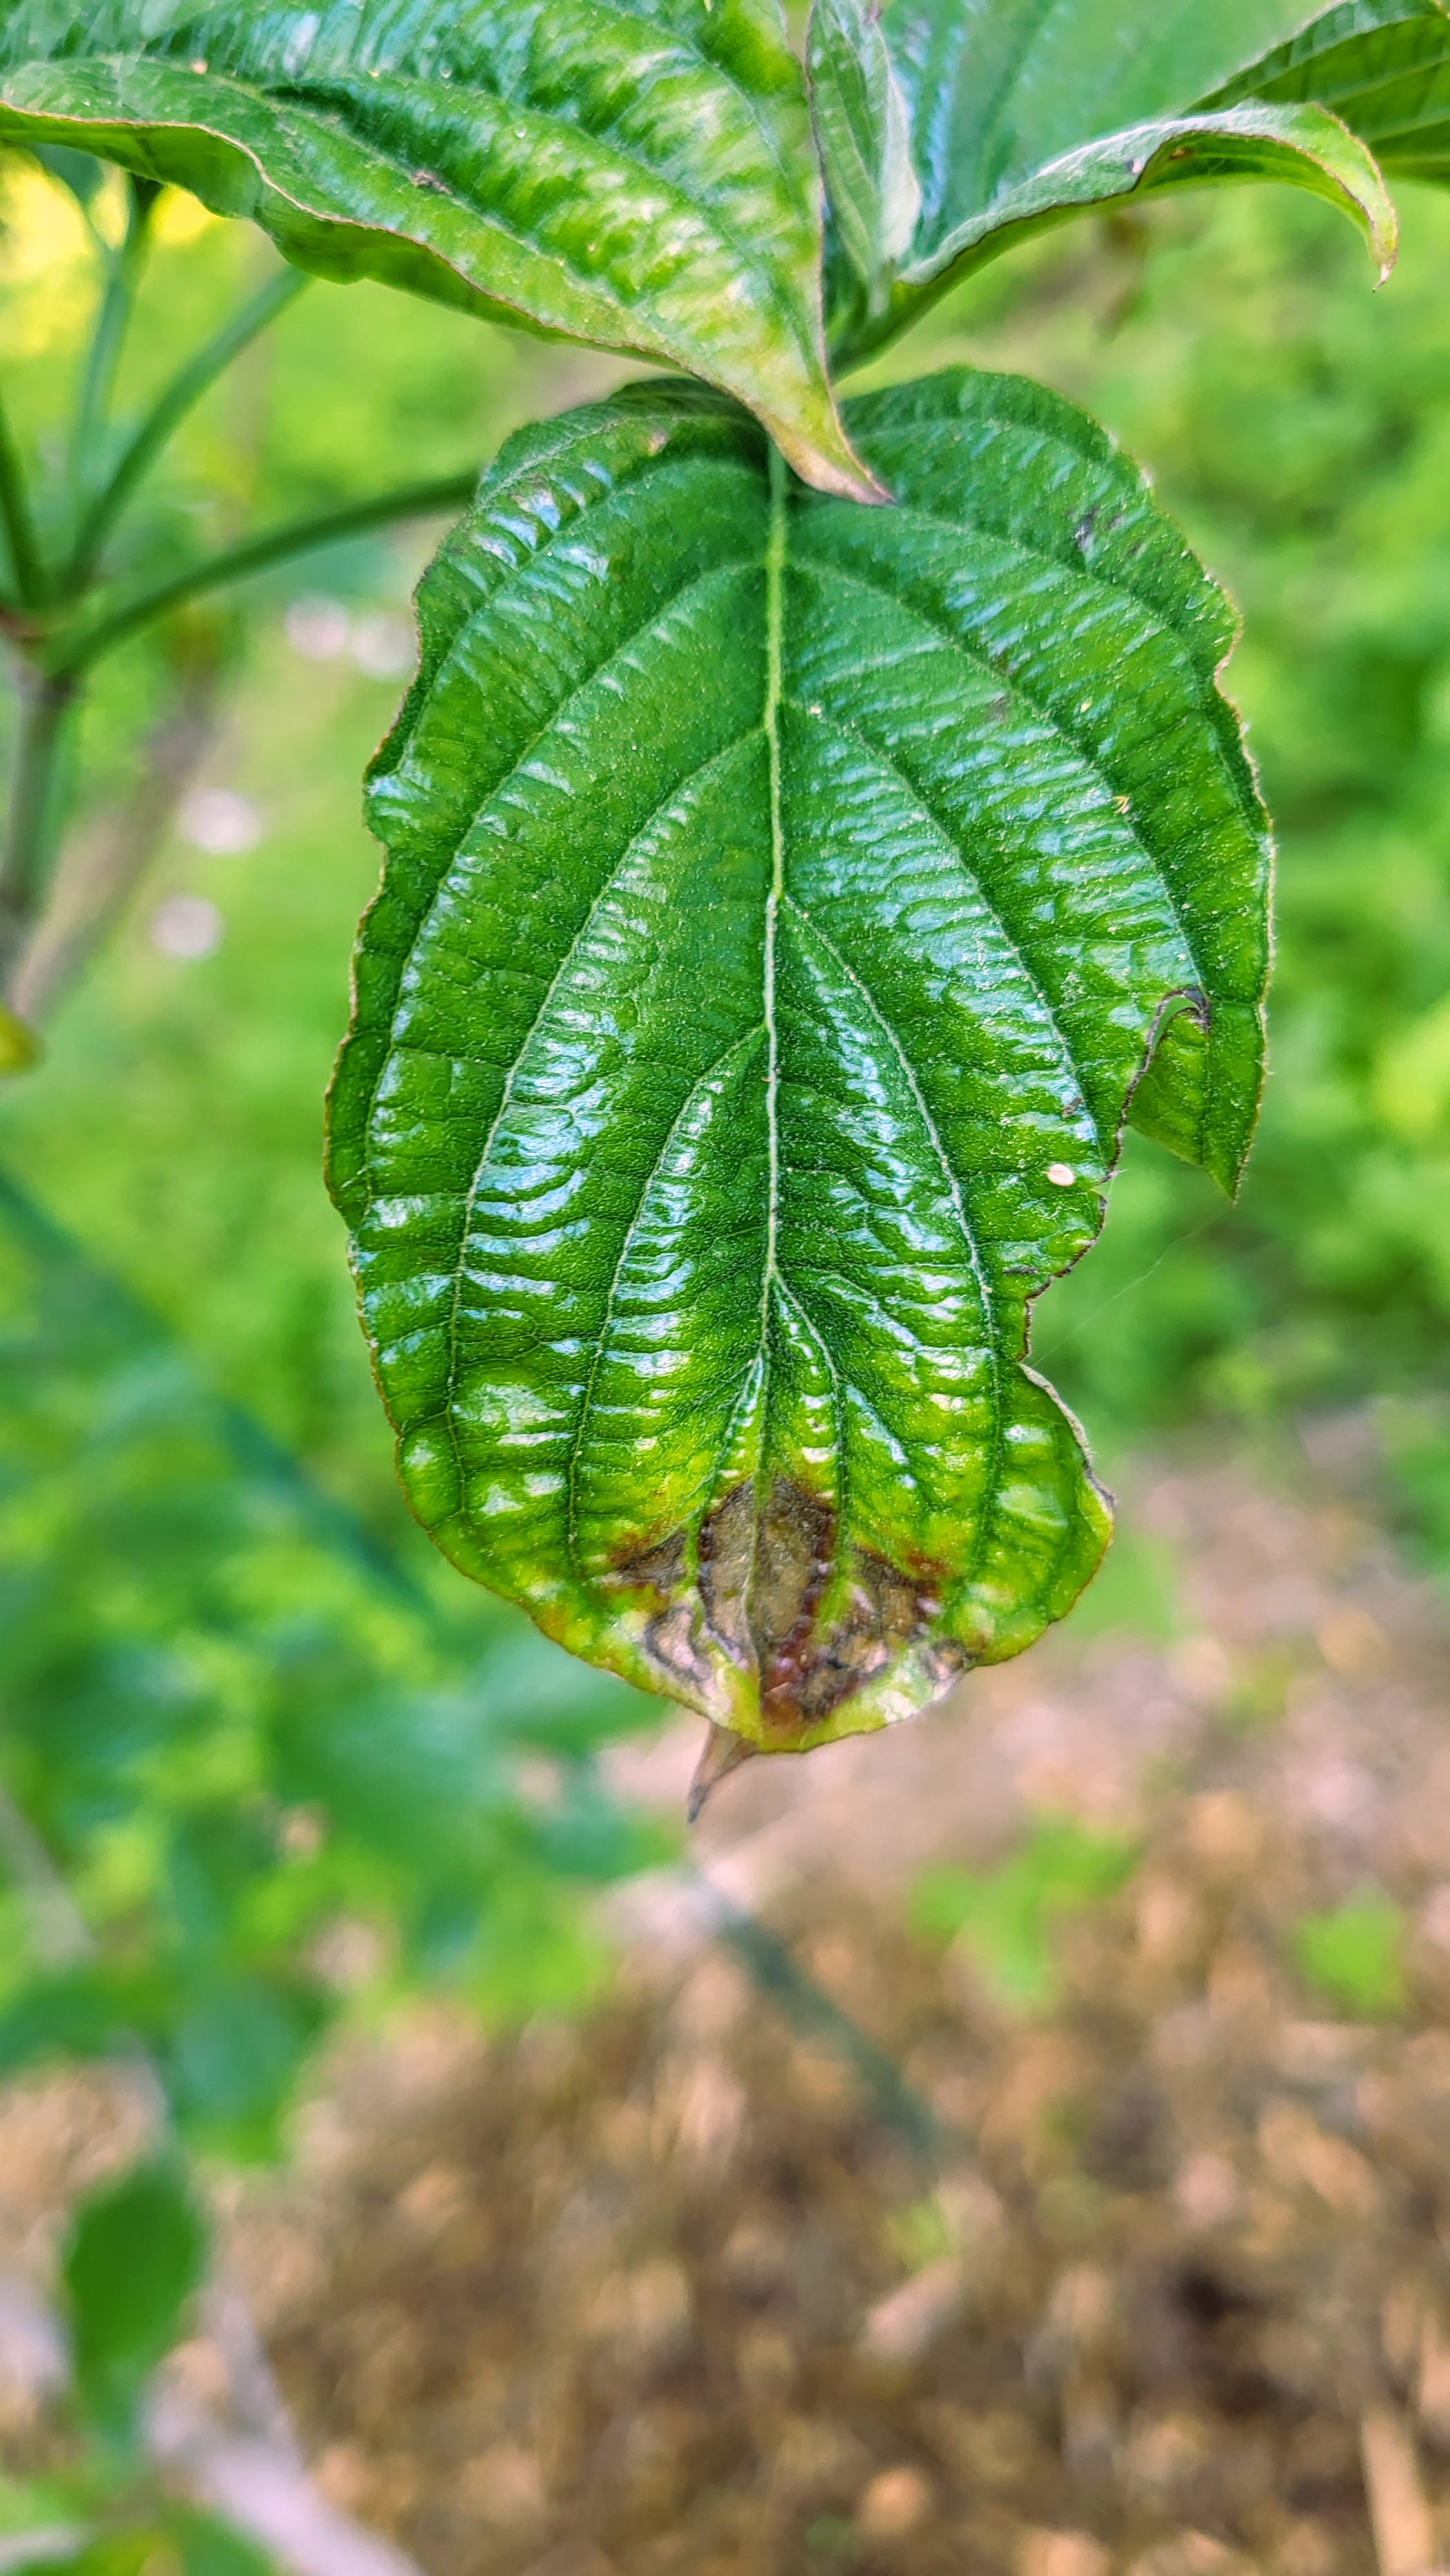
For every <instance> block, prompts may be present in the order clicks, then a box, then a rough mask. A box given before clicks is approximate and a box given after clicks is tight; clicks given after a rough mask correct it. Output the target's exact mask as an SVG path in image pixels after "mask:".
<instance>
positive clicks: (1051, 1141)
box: [332, 373, 1267, 1750]
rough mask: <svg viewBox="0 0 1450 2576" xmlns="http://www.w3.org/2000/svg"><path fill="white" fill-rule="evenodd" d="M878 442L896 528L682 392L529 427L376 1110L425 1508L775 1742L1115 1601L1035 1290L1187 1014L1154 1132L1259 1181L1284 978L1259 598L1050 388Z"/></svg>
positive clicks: (385, 1299) (445, 608) (414, 791)
mask: <svg viewBox="0 0 1450 2576" xmlns="http://www.w3.org/2000/svg"><path fill="white" fill-rule="evenodd" d="M850 422H851V427H852V433H853V436H854V437H855V438H856V439H857V440H858V441H859V444H860V448H861V452H862V453H863V454H864V455H865V456H866V457H868V459H869V460H870V462H871V463H872V465H873V467H874V468H875V470H876V472H877V473H878V474H879V475H880V476H881V478H882V479H883V481H885V482H886V483H887V484H888V485H889V486H890V487H891V489H892V490H893V491H894V492H895V494H896V496H897V502H896V506H895V507H894V508H892V509H885V510H862V509H859V508H856V507H854V506H853V505H851V504H849V503H844V502H837V501H832V500H830V499H827V498H824V497H822V496H820V495H817V494H813V493H810V492H808V491H806V490H805V489H803V488H802V487H801V486H800V485H799V484H798V483H795V482H794V481H792V480H791V479H790V478H789V476H788V474H787V472H786V469H785V468H784V467H783V466H782V465H781V464H780V462H779V460H778V459H775V460H771V459H770V458H769V457H768V455H767V451H766V447H765V443H764V442H763V441H762V439H761V438H760V435H759V432H758V431H757V430H756V429H755V428H754V426H753V425H752V424H751V423H750V422H749V421H748V420H747V419H745V417H744V416H743V415H742V414H740V413H739V412H737V411H735V410H734V409H733V407H729V406H725V405H722V404H720V403H718V402H716V401H714V400H712V398H711V397H709V396H708V395H705V394H704V393H696V392H691V391H689V390H681V391H679V392H671V391H670V390H669V389H666V388H661V387H640V388H636V389H635V390H634V391H633V392H632V393H629V394H625V395H622V396H620V397H618V398H617V399H616V400H615V401H613V402H611V403H608V404H604V405H600V406H595V407H591V408H590V409H588V410H586V411H582V412H579V413H576V414H574V415H572V416H569V417H566V418H564V419H562V420H558V421H555V422H553V423H550V424H548V425H547V426H545V427H543V428H539V429H535V430H531V431H528V432H526V433H524V434H523V435H522V436H521V437H519V438H516V439H514V440H513V441H511V442H510V444H509V446H508V447H507V448H506V449H505V450H504V452H503V455H502V456H501V458H500V460H499V463H498V465H497V466H496V468H495V469H494V471H493V473H492V474H491V475H490V476H489V477H488V479H487V481H486V482H485V484H484V486H483V487H482V489H481V492H480V496H479V500H478V503H477V505H476V507H475V509H474V511H473V512H472V514H471V515H470V517H469V518H468V519H467V520H466V521H465V522H464V524H463V526H462V527H461V528H460V529H459V530H458V531H457V532H455V534H454V536H453V537H452V538H450V540H449V541H448V543H447V544H446V545H445V547H444V548H443V551H442V553H441V555H440V556H439V558H438V560H437V562H436V563H435V565H434V567H433V569H432V571H431V572H430V574H429V575H428V577H427V579H426V581H425V584H424V587H423V591H422V593H421V608H420V620H421V629H422V659H421V664H420V671H419V676H418V679H417V681H416V683H415V686H414V688H413V690H412V692H411V693H410V696H409V698H408V700H407V702H406V704H405V707H404V710H403V713H402V716H401V718H400V720H399V724H398V727H397V729H396V731H395V733H394V735H393V737H392V739H391V741H390V742H389V743H388V744H387V745H386V746H385V748H384V751H383V752H382V754H381V755H380V757H379V760H378V763H377V765H376V770H375V774H374V778H373V783H372V790H371V802H372V820H373V823H374V827H375V829H376V830H377V832H378V833H379V836H380V837H381V839H382V840H383V841H384V843H385V844H386V847H387V865H386V869H385V875H384V882H383V887H382V891H381V893H380V895H379V897H378V899H377V901H376V902H375V904H374V906H373V908H372V910H371V912H370V913H369V915H368V917H367V919H366V922H365V924H364V929H363V933H362V938H361V943H360V947H359V952H358V957H357V965H356V995H357V999H356V1013H355V1020H354V1027H353V1031H352V1035H351V1037H350V1040H349V1043H348V1045H347V1047H346V1049H345V1051H344V1055H343V1058H342V1061H341V1063H340V1067H339V1072H338V1077H337V1081H336V1084H335V1087H334V1096H333V1104H332V1183H333V1188H334V1192H335V1195H336V1197H337V1199H338V1202H339V1204H340V1206H341V1207H342V1209H343V1211H344V1213H345V1214H346V1216H347V1218H348V1221H349V1224H350V1226H351V1229H352V1233H353V1238H354V1252H355V1260H356V1266H357V1274H358V1279H359V1283H360V1289H361V1295H362V1303H363V1311H364V1316H365V1321H366V1326H367V1330H368V1333H369V1335H370V1338H371V1341H372V1344H373V1348H374V1352H375V1358H376V1365H377V1370H378V1375H379V1379H380V1383H381V1386H382V1389H383V1393H384V1396H385V1399H386V1402H387V1404H388V1406H389V1409H390V1411H391V1414H392V1416H393V1420H394V1422H395V1424H396V1426H397V1429H398V1432H399V1458H400V1464H401V1471H402V1475H403V1478H404V1482H405V1484H406V1487H407V1490H408V1492H409V1495H410V1497H411V1499H412V1502H413V1506H414V1509H415V1510H416V1511H417V1513H418V1515H419V1517H420V1519H421V1520H422V1521H423V1523H424V1524H425V1526H426V1527H427V1528H428V1529H430V1530H431V1531H432V1533H433V1535H434V1537H435V1538H436V1539H437V1540H438V1542H439V1544H440V1545H441V1546H442V1547H443V1548H444V1549H445V1550H446V1551H447V1553H448V1554H449V1555H450V1556H451V1557H452V1558H453V1559H454V1561H455V1562H456V1563H457V1564H459V1565H460V1566H461V1567H463V1568H464V1569H465V1570H466V1571H467V1572H469V1573H470V1574H473V1575H475V1576H477V1577H478V1578H479V1579H480V1580H482V1581H484V1582H485V1583H488V1584H491V1585H493V1586H495V1587H496V1588H497V1589H498V1590H500V1591H503V1592H506V1593H508V1594H510V1595H511V1596H512V1597H513V1598H515V1599H517V1600H520V1601H522V1602H523V1603H525V1605H526V1606H527V1607H528V1608H529V1609H530V1610H531V1611H532V1613H533V1614H534V1616H535V1617H536V1618H537V1619H538V1620H539V1621H540V1623H541V1625H543V1626H544V1627H545V1628H546V1629H547V1630H548V1631H549V1632H550V1633H551V1634H552V1635H554V1636H557V1637H559V1638H560V1639H562V1640H563V1642H564V1643H565V1644H567V1645H569V1646H571V1647H573V1648H574V1649H575V1650H576V1651H578V1652H580V1653H582V1654H584V1655H587V1656H589V1657H591V1658H593V1659H594V1660H596V1661H598V1662H601V1663H605V1664H609V1665H612V1666H614V1667H615V1668H616V1669H618V1670H619V1671H621V1672H623V1673H625V1674H626V1675H627V1676H628V1677H629V1678H630V1679H632V1680H634V1681H637V1682H640V1683H642V1684H643V1685H644V1686H645V1687H646V1688H650V1689H654V1690H662V1691H665V1692H668V1693H672V1694H673V1695H674V1696H676V1697H678V1698H680V1699H682V1700H684V1701H686V1702H688V1703H689V1704H691V1705H693V1706H695V1707H697V1708H700V1709H702V1710H704V1711H705V1712H706V1713H707V1714H708V1715H710V1716H711V1717H712V1718H713V1719H715V1720H717V1721H718V1722H720V1723H722V1724H724V1725H726V1726H729V1727H732V1728H734V1729H735V1730H736V1731H737V1732H738V1733H740V1734H742V1735H744V1736H746V1737H749V1738H751V1739H753V1740H755V1741H756V1742H758V1743H761V1744H763V1745H764V1746H766V1747H768V1748H770V1749H781V1750H784V1749H795V1748H799V1747H802V1746H804V1745H807V1744H810V1743H814V1742H819V1741H822V1740H823V1739H825V1738H828V1737H830V1736H833V1735H838V1734H844V1733H848V1732H852V1731H856V1730H859V1729H861V1728H865V1727H871V1726H875V1725H879V1724H882V1723H884V1722H885V1721H887V1720H889V1719H891V1718H895V1717H898V1716H902V1715H905V1714H906V1713H908V1712H909V1711H910V1710H911V1709H913V1708H915V1707H917V1706H919V1705H921V1704H922V1703H923V1702H925V1701H926V1700H929V1699H930V1698H932V1697H933V1696H935V1695H936V1694H937V1693H938V1692H939V1691H940V1690H941V1689H942V1688H944V1687H945V1686H946V1684H947V1683H948V1682H950V1680H951V1679H952V1678H953V1676H954V1675H955V1674H957V1673H958V1672H960V1671H961V1670H963V1669H964V1668H965V1667H966V1666H968V1665H970V1664H972V1663H976V1662H982V1661H991V1660H995V1659H1000V1658H1002V1657H1004V1656H1007V1655H1011V1654H1014V1653H1016V1652H1017V1651H1018V1650H1019V1649H1020V1648H1021V1647H1023V1646H1024V1645H1026V1644H1028V1643H1029V1642H1030V1640H1031V1639H1032V1638H1033V1637H1034V1636H1035V1635H1036V1634H1037V1633H1038V1632H1039V1631H1040V1629H1041V1628H1042V1627H1043V1626H1044V1625H1045V1624H1046V1622H1048V1621H1049V1620H1051V1619H1053V1618H1056V1617H1058V1616H1060V1615H1061V1614H1062V1613H1063V1612H1064V1611H1065V1610H1066V1609H1067V1608H1068V1607H1069V1606H1070V1604H1071V1602H1072V1601H1073V1599H1074V1598H1075V1597H1076V1595H1077V1593H1078V1591H1079V1590H1080V1589H1081V1587H1082V1585H1083V1583H1084V1582H1085V1581H1086V1580H1087V1578H1088V1576H1089V1575H1090V1574H1091V1573H1092V1571H1093V1569H1094V1567H1095V1565H1096V1564H1097V1561H1098V1558H1099V1555H1100V1553H1101V1550H1102V1547H1103V1545H1104V1543H1105V1539H1106V1535H1107V1527H1108V1522H1107V1513H1106V1509H1105V1505H1104V1502H1103V1500H1102V1498H1101V1496H1100V1494H1099V1492H1098V1491H1097V1489H1096V1488H1095V1487H1094V1484H1093V1481H1092V1479H1091V1476H1090V1474H1089V1471H1088V1468H1087V1464H1086V1461H1085V1458H1084V1456H1083V1453H1082V1449H1081V1445H1080V1440H1079V1437H1078V1434H1077V1432H1076V1429H1075V1426H1074V1425H1073V1424H1072V1423H1071V1422H1070V1421H1069V1420H1068V1419H1067V1417H1066V1416H1065V1415H1064V1414H1063V1412H1062V1411H1061V1410H1060V1408H1059V1407H1058V1405H1057V1403H1056V1401H1055V1399H1054V1398H1053V1396H1052V1395H1051V1393H1050V1391H1049V1390H1048V1389H1047V1388H1046V1387H1045V1386H1044V1385H1043V1384H1042V1383H1041V1381H1040V1380H1038V1379H1037V1378H1036V1377H1034V1376H1033V1375H1032V1373H1031V1372H1030V1370H1028V1369H1027V1368H1026V1367H1025V1366H1024V1365H1023V1356H1024V1349H1025V1333H1026V1319H1027V1309H1028V1301H1029V1300H1030V1298H1031V1297H1032V1296H1033V1295H1035V1294H1036V1292H1037V1291H1038V1290H1040V1289H1041V1288H1042V1287H1043V1286H1044V1285H1045V1284H1046V1282H1047V1281H1048V1280H1049V1279H1050V1278H1051V1277H1052V1276H1053V1275H1054V1274H1055V1273H1056V1272H1058V1271H1060V1270H1061V1269H1063V1268H1064V1267H1065V1266H1066V1265H1067V1264H1069V1263H1070V1262H1072V1261H1073V1260H1075V1259H1076V1258H1077V1256H1078V1254H1079V1253H1080V1252H1081V1251H1082V1250H1083V1249H1084V1248H1085V1246H1086V1245H1087V1244H1088V1243H1089V1242H1091V1240H1092V1239H1093V1237H1094V1235H1095V1234H1096V1232H1097V1230H1098V1227H1099V1224H1100V1222H1101V1215H1102V1205H1103V1201H1102V1190H1103V1184H1104V1182H1105V1180H1106V1178H1107V1176H1108V1174H1109V1172H1110V1170H1111V1168H1112V1165H1113V1163H1114V1160H1115V1158H1116V1154H1117V1148H1118V1138H1119V1131H1120V1127H1121V1123H1122V1120H1123V1117H1124V1114H1125V1111H1126V1109H1127V1106H1128V1104H1129V1101H1130V1098H1131V1097H1132V1095H1133V1091H1134V1085H1135V1084H1136V1083H1137V1082H1138V1079H1139V1076H1140V1074H1141V1073H1142V1070H1143V1065H1144V1061H1145V1057H1146V1056H1147V1055H1148V1053H1149V1050H1150V1048H1151V1047H1152V1045H1153V1041H1154V1037H1155V1034H1158V1035H1160V1044H1159V1046H1158V1051H1157V1055H1156V1058H1155V1061H1154V1065H1153V1069H1152V1071H1151V1073H1150V1075H1149V1077H1148V1079H1147V1080H1146V1081H1145V1082H1144V1083H1143V1085H1142V1088H1141V1089H1140V1090H1139V1092H1138V1094H1137V1105H1138V1115H1139V1117H1140V1121H1141V1123H1143V1124H1144V1125H1146V1126H1148V1127H1149V1128H1150V1129H1151V1130H1152V1132H1154V1133H1156V1134H1159V1135H1162V1136H1163V1137H1165V1138H1166V1139H1167V1140H1168V1141H1169V1142H1171V1143H1172V1144H1174V1145H1175V1146H1176V1148H1177V1149H1178V1150H1179V1151H1180V1152H1183V1153H1185V1154H1187V1155H1189V1156H1190V1157H1192V1158H1193V1159H1195V1160H1198V1161H1200V1162H1202V1163H1204V1164H1206V1165H1207V1167H1208V1168H1209V1169H1210V1170H1211V1171H1213V1172H1215V1173H1216V1174H1217V1175H1218V1177H1219V1178H1220V1179H1221V1180H1222V1181H1223V1182H1224V1183H1225V1184H1226V1185H1228V1186H1230V1187H1231V1186H1232V1184H1233V1182H1234V1179H1235V1177H1236V1174H1237V1170H1238V1167H1239V1164H1240V1161H1241V1158H1242V1156H1243V1153H1244V1151H1245V1148H1246V1145H1247V1142H1248V1138H1249V1134H1250V1131H1251V1129H1252V1125H1253V1120H1254V1115H1255V1109H1256V1104H1257V1098H1258V1091H1259V1081H1260V1062H1261V995H1262V989H1263V982H1264V975H1265V967H1266V921H1265V897H1266V874H1267V851H1266V843H1265V835H1264V827H1263V818H1262V815H1261V812H1260V809H1259V806H1258V803H1257V799H1256V796H1255V793H1254V789H1253V785H1252V781H1251V777H1250V774H1249V771H1248V768H1247V764H1246V762H1245V759H1244V756H1243V753H1242V749H1241V746H1240V742H1239V736H1238V730H1237V726H1236V723H1235V720H1234V718H1233V716H1232V714H1231V713H1230V711H1229V710H1228V708H1227V707H1226V706H1225V704H1224V702H1223V701H1222V699H1221V698H1220V697H1219V695H1218V694H1217V690H1216V686H1215V677H1214V675H1215V672H1216V670H1217V668H1218V666H1219V664H1220V663H1221V661H1222V659H1223V657H1224V655H1225V654H1226V652H1227V650H1228V649H1229V647H1230V645H1231V642H1232V637H1233V623H1232V619H1231V617H1230V615H1229V613H1228V611H1227V609H1226V607H1225V604H1224V602H1223V600H1222V599H1221V597H1220V596H1219V594H1218V593H1217V592H1216V591H1215V590H1214V589H1213V587H1212V586H1211V584H1210V583H1209V582H1208V581H1207V580H1206V578H1205V576H1204V574H1203V573H1202V571H1201V569H1200V568H1199V566H1198V565H1197V564H1196V563H1195V562H1194V560H1193V559H1192V557H1191V556H1190V555H1189V554H1188V552H1187V550H1186V548H1185V547H1184V546H1183V544H1182V542H1181V540H1180V539H1179V538H1178V536H1177V535H1176V533H1175V532H1174V530H1173V529H1172V527H1171V526H1170V525H1169V524H1168V523H1167V522H1166V521H1165V520H1164V519H1163V518H1162V516H1161V515H1160V514H1159V512H1158V511H1157V510H1156V509H1155V507H1154V505H1153V503H1152V501H1151V499H1150V497H1149V495H1148V493H1147V491H1146V489H1145V487H1144V485H1143V483H1142V480H1141V478H1140V477H1139V476H1138V474H1137V473H1136V472H1135V471H1134V469H1133V468H1132V467H1131V466H1130V465H1129V464H1127V463H1126V462H1125V460H1124V459H1123V458H1121V457H1120V456H1119V455H1118V454H1117V452H1116V451H1115V450H1114V448H1113V447H1112V445H1111V443H1110V441H1109V440H1108V439H1107V438H1106V437H1105V436H1104V435H1103V433H1102V432H1101V431H1099V430H1098V429H1096V428H1095V427H1094V426H1093V424H1092V423H1091V422H1089V421H1088V420H1086V419H1085V418H1084V417H1083V416H1082V415H1081V414H1080V413H1078V412H1076V411H1075V410H1073V409H1072V408H1071V407H1070V406H1068V405H1066V404H1064V403H1062V402H1060V401H1059V400H1057V399H1056V398H1055V397H1054V396H1051V395H1049V394H1047V393H1045V392H1042V391H1041V390H1039V389H1038V388H1036V387H1033V386H1031V385H1028V384H1025V383H1022V382H1018V381H1015V380H1011V379H1000V378H992V377H986V376H978V375H971V374H965V373H954V374H951V375H946V376H942V377H938V378H935V379H932V380H929V381H927V382H925V383H922V384H919V385H915V386H905V387H898V388H896V389H894V390H893V391H891V392H889V393H886V394H883V395H879V396H873V397H871V398H869V399H867V400H865V401H862V402H859V403H856V404H854V405H852V406H851V408H850ZM1175 1001H1176V1002H1178V1003H1180V1004H1183V1005H1186V1007H1180V1008H1179V1009H1178V1010H1177V1015H1176V1016H1172V1014H1173V1012H1174V1007H1175ZM1165 1015H1166V1025H1165Z"/></svg>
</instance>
